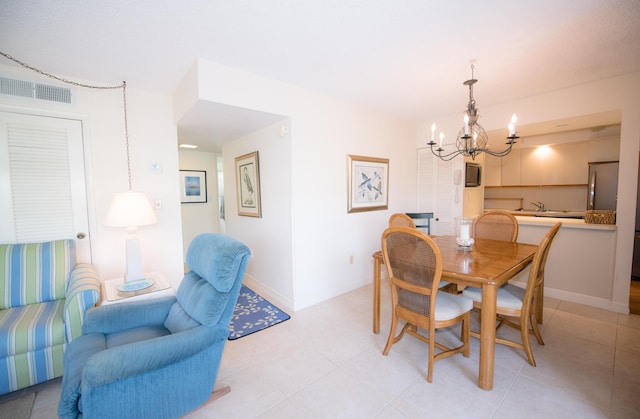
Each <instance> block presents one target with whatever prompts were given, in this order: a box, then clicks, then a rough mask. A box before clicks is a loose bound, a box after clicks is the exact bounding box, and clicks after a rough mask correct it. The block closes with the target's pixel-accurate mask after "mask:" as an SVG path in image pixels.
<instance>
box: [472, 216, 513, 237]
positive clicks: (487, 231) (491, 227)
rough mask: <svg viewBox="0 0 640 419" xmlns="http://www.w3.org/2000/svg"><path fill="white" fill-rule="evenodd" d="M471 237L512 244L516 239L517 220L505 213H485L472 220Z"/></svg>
mask: <svg viewBox="0 0 640 419" xmlns="http://www.w3.org/2000/svg"><path fill="white" fill-rule="evenodd" d="M473 237H475V238H480V239H491V240H502V241H508V242H514V241H516V239H517V238H518V220H516V217H514V216H513V214H511V213H509V212H507V211H501V210H491V211H487V212H485V213H483V214H480V215H479V216H478V217H476V219H475V220H473Z"/></svg>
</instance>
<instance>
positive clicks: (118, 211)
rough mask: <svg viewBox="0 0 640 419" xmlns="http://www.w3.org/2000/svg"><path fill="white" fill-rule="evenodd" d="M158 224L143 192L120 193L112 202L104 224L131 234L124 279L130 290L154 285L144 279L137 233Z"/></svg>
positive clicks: (128, 238)
mask: <svg viewBox="0 0 640 419" xmlns="http://www.w3.org/2000/svg"><path fill="white" fill-rule="evenodd" d="M157 222H158V217H157V216H156V213H155V212H154V211H153V208H151V204H150V203H149V200H148V199H147V196H146V195H145V194H144V193H142V192H134V191H131V190H129V191H128V192H118V193H116V194H115V196H114V198H113V201H111V206H110V207H109V211H108V212H107V217H106V219H105V222H104V224H105V225H106V226H108V227H125V228H126V229H127V232H128V233H129V235H128V237H127V271H126V273H125V277H124V282H125V284H127V289H128V290H131V291H135V290H137V289H142V288H146V287H149V286H151V285H153V281H152V280H149V279H145V277H144V272H143V270H142V255H141V251H140V240H139V239H138V237H137V236H136V234H135V233H136V231H137V230H138V227H139V226H145V225H150V224H155V223H157ZM149 281H151V283H149Z"/></svg>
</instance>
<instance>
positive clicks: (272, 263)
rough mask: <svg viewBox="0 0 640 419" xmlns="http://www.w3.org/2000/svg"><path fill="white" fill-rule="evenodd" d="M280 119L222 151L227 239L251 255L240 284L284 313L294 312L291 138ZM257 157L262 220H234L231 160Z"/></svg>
mask: <svg viewBox="0 0 640 419" xmlns="http://www.w3.org/2000/svg"><path fill="white" fill-rule="evenodd" d="M282 125H284V126H285V127H286V128H287V131H288V132H290V131H289V126H290V124H289V122H288V121H287V120H286V119H283V121H282V122H279V123H276V124H274V125H271V126H269V127H266V128H264V129H262V130H259V131H256V132H254V133H252V134H250V135H247V136H245V137H243V138H240V139H238V140H236V141H233V142H230V143H227V144H225V145H224V146H223V152H222V154H223V160H224V163H223V167H224V188H225V191H227V192H226V197H225V207H226V211H225V214H226V225H225V228H226V230H227V233H228V234H230V235H232V236H234V237H235V238H237V239H238V240H240V241H242V242H243V243H245V244H246V245H247V246H249V248H250V249H251V260H250V263H249V266H248V267H247V273H246V276H245V282H246V283H247V285H248V286H249V287H251V288H252V289H253V290H255V291H256V292H258V293H259V294H262V295H265V296H269V297H268V298H269V299H270V300H271V302H273V303H274V304H276V305H277V306H279V307H282V308H283V309H288V310H292V309H293V307H294V298H295V296H294V287H293V269H292V266H293V246H292V240H291V231H292V228H293V227H292V223H291V220H292V218H293V217H292V214H291V178H292V174H291V136H290V135H289V134H288V133H287V134H286V135H284V136H281V134H280V133H281V126H282ZM254 151H257V152H258V169H259V177H260V199H261V208H262V217H260V218H258V217H247V216H240V215H238V199H237V193H236V192H237V188H236V182H237V176H236V170H235V169H236V168H235V158H236V157H240V156H242V155H245V154H247V153H251V152H254Z"/></svg>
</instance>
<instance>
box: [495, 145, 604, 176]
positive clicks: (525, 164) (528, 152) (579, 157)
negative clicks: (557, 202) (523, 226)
mask: <svg viewBox="0 0 640 419" xmlns="http://www.w3.org/2000/svg"><path fill="white" fill-rule="evenodd" d="M593 154H594V152H593V147H591V146H590V142H589V141H578V142H570V143H562V144H553V145H548V146H539V147H528V148H522V149H519V150H512V151H511V153H509V154H508V155H506V156H505V157H502V158H499V157H489V156H487V159H486V164H485V179H486V183H485V186H545V185H586V184H587V176H588V162H589V161H592V160H590V159H592V157H593Z"/></svg>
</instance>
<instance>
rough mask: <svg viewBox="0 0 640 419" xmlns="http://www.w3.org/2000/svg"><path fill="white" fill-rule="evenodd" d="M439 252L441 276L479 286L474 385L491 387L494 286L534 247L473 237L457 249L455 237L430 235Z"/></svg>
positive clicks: (376, 304) (377, 258) (377, 267)
mask: <svg viewBox="0 0 640 419" xmlns="http://www.w3.org/2000/svg"><path fill="white" fill-rule="evenodd" d="M430 237H431V238H432V239H433V240H434V241H435V243H436V244H437V245H438V247H439V248H440V252H441V253H442V265H443V266H442V278H443V279H444V280H446V281H449V282H452V283H455V284H457V285H458V286H460V287H465V286H470V287H478V288H482V308H481V310H482V316H480V365H479V374H478V387H480V388H482V389H484V390H491V389H492V388H493V370H494V359H495V338H496V298H497V291H498V287H500V286H501V285H503V284H505V283H506V282H507V281H508V280H509V279H510V278H512V277H513V276H514V275H516V274H517V273H518V272H520V271H522V270H523V269H524V268H525V267H526V266H527V265H528V264H529V263H531V261H532V260H533V256H534V255H535V253H536V251H537V249H538V246H535V245H531V244H524V243H516V242H507V241H500V240H488V239H476V240H475V243H474V245H473V247H472V250H470V251H469V250H467V251H465V250H459V249H458V244H457V243H456V238H455V236H430ZM373 260H374V265H373V332H374V333H380V273H381V268H382V265H383V264H384V259H383V257H382V252H381V251H377V252H375V253H374V254H373Z"/></svg>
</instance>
